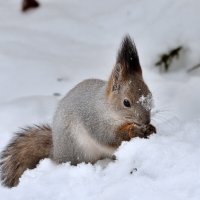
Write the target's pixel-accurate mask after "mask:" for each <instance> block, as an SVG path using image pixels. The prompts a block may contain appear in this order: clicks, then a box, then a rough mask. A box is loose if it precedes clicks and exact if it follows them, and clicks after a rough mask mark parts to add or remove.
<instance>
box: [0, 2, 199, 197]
mask: <svg viewBox="0 0 200 200" xmlns="http://www.w3.org/2000/svg"><path fill="white" fill-rule="evenodd" d="M40 2H41V4H42V6H41V8H39V9H38V10H35V11H31V12H29V13H27V14H22V13H20V12H19V9H20V3H21V1H20V0H10V1H4V0H0V3H1V6H0V18H1V19H2V20H1V21H0V35H1V37H0V47H1V48H0V72H1V73H0V91H1V94H0V97H1V98H0V121H1V126H0V150H2V149H3V148H4V147H5V145H6V144H7V143H8V141H9V140H10V138H11V137H12V136H13V135H14V132H15V131H17V130H18V128H19V127H23V126H26V125H31V124H38V123H39V124H42V123H51V120H52V116H53V113H54V110H55V108H56V105H57V102H58V100H59V99H60V98H61V97H62V96H63V95H65V94H66V92H67V91H69V89H71V88H72V87H73V86H74V85H75V84H76V83H78V82H80V81H81V80H83V79H85V78H90V77H92V78H94V77H95V78H101V79H107V78H108V77H109V73H110V72H111V70H112V66H113V64H114V62H115V56H116V52H117V48H118V47H119V43H120V41H121V38H122V36H123V35H124V34H125V33H129V34H130V35H131V36H132V37H134V40H135V43H136V45H137V48H138V52H139V56H140V60H141V64H142V66H143V72H144V79H145V80H146V82H147V84H148V85H149V87H150V89H151V91H152V93H153V99H154V101H155V108H154V111H153V113H154V115H153V119H152V123H153V124H154V125H155V126H156V127H157V134H155V135H152V136H151V137H150V139H148V140H147V139H140V138H136V139H133V140H131V141H130V142H128V143H125V142H124V143H123V144H122V145H121V147H120V148H119V149H118V151H117V152H116V156H117V160H116V161H115V162H109V161H107V162H105V161H104V162H98V163H97V164H95V165H94V166H93V165H91V164H84V163H83V164H80V165H78V166H77V167H73V166H70V165H69V163H65V164H62V165H55V164H54V163H52V162H51V161H50V160H49V159H45V160H42V161H41V162H40V164H39V165H38V166H37V168H36V169H33V170H27V171H26V172H25V173H24V174H23V176H22V177H21V179H20V184H19V185H18V186H17V187H15V188H12V189H7V188H4V187H3V186H0V194H1V197H0V198H1V199H6V200H10V199H20V200H21V199H44V200H45V199H48V200H54V199H56V200H62V199H99V200H101V199H102V200H106V199H134V200H137V199H140V200H141V199H142V200H146V199H148V200H149V199H154V200H156V199H158V200H160V199H162V200H179V199H180V200H187V199H188V200H199V199H200V158H199V155H200V145H199V143H200V138H199V130H200V103H199V101H200V93H199V84H200V77H199V70H196V71H195V72H193V73H187V72H186V70H187V69H188V68H190V67H193V66H194V65H196V64H198V63H199V62H200V60H199V50H200V47H199V34H200V26H198V24H199V7H200V2H199V1H197V0H191V1H186V0H182V1H179V0H176V1H174V0H173V1H172V0H162V1H159V0H154V1H148V0H140V1H131V0H115V1H114V0H110V1H92V0H87V1H78V0H65V1H62V0H56V1H55V0H41V1H40ZM179 45H183V47H184V51H183V52H182V53H181V55H180V60H178V61H175V62H174V63H173V66H172V69H171V70H170V72H169V73H168V74H161V73H159V70H158V69H157V68H156V67H154V63H155V62H156V59H157V58H158V56H159V55H160V54H162V53H164V52H166V51H168V50H170V49H171V48H175V47H177V46H179ZM55 93H57V94H60V96H58V95H55ZM135 168H137V170H135ZM131 172H132V173H131Z"/></svg>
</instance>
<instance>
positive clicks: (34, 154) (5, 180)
mask: <svg viewBox="0 0 200 200" xmlns="http://www.w3.org/2000/svg"><path fill="white" fill-rule="evenodd" d="M51 147H52V130H51V128H50V127H49V126H46V125H45V126H33V127H28V128H26V129H22V131H21V132H19V133H17V135H16V136H15V137H14V138H13V140H12V141H11V143H10V144H8V146H7V147H6V148H5V150H4V151H3V152H2V153H1V162H0V169H1V181H2V184H3V185H5V186H7V187H13V186H16V185H17V184H18V183H19V178H20V177H21V175H22V174H23V172H24V171H25V170H26V169H28V168H29V169H33V168H35V167H36V165H37V164H38V163H39V161H40V160H41V159H44V158H47V157H49V154H50V151H51Z"/></svg>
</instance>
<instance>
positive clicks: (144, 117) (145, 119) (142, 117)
mask: <svg viewBox="0 0 200 200" xmlns="http://www.w3.org/2000/svg"><path fill="white" fill-rule="evenodd" d="M139 117H140V120H141V122H142V124H144V125H148V124H150V122H151V119H150V114H144V113H143V114H142V115H140V116H139Z"/></svg>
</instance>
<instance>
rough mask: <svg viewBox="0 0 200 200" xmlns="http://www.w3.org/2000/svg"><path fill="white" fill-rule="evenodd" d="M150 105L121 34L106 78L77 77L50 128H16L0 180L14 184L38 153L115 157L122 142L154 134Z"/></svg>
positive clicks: (63, 158) (58, 158)
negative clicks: (107, 78) (86, 78)
mask: <svg viewBox="0 0 200 200" xmlns="http://www.w3.org/2000/svg"><path fill="white" fill-rule="evenodd" d="M151 108H152V93H151V92H150V90H149V88H148V86H147V85H146V84H145V82H144V80H143V76H142V69H141V65H140V61H139V57H138V53H137V49H136V46H135V43H134V41H133V40H132V39H131V37H130V36H129V35H126V36H125V37H124V38H123V40H122V43H121V46H120V48H119V50H118V54H117V58H116V64H115V65H114V68H113V70H112V73H111V75H110V77H109V80H108V81H103V80H98V79H88V80H84V81H82V82H80V83H79V84H78V85H76V86H75V87H74V88H73V89H71V90H70V91H69V92H68V93H67V95H66V96H65V97H64V98H63V99H61V101H60V102H59V105H58V107H57V109H56V112H55V115H54V117H53V123H52V127H50V126H49V125H42V126H32V127H28V128H25V129H22V131H21V132H19V133H18V134H17V135H16V136H15V137H14V138H13V139H12V141H11V142H10V143H9V144H8V146H7V147H6V148H5V149H4V150H3V151H2V153H1V162H0V169H1V181H2V184H3V185H4V186H7V187H13V186H17V185H18V183H19V178H20V177H21V175H22V174H23V172H24V171H25V170H26V169H33V168H35V167H36V165H37V164H38V163H39V161H40V160H41V159H44V158H50V159H52V160H53V161H54V162H55V163H63V162H70V163H71V165H77V164H79V163H81V162H85V163H92V164H93V163H95V162H96V161H98V160H101V159H104V158H110V159H115V156H114V152H115V151H116V149H117V148H118V147H119V146H120V144H121V143H122V141H129V140H131V139H132V138H135V137H140V138H148V136H149V135H151V134H153V133H156V128H155V127H154V126H153V125H152V124H150V120H151Z"/></svg>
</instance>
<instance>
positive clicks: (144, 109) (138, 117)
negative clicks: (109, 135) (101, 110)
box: [106, 36, 152, 125]
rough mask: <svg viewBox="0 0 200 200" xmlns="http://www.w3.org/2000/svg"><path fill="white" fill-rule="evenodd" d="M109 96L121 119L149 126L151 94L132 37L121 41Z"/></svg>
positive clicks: (107, 93)
mask: <svg viewBox="0 0 200 200" xmlns="http://www.w3.org/2000/svg"><path fill="white" fill-rule="evenodd" d="M106 95H107V98H108V102H109V104H111V106H112V109H114V112H115V113H116V114H117V115H119V117H120V118H121V119H122V118H123V119H124V120H127V121H129V122H134V123H136V124H138V125H144V124H149V123H150V112H151V106H152V94H151V92H150V91H149V88H148V87H147V85H146V84H145V82H144V80H143V77H142V69H141V66H140V62H139V57H138V53H137V49H136V47H135V44H134V42H133V41H132V40H131V38H130V36H125V37H124V39H123V41H122V44H121V47H120V49H119V51H118V55H117V60H116V64H115V66H114V69H113V71H112V74H111V76H110V79H109V81H108V85H107V91H106Z"/></svg>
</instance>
